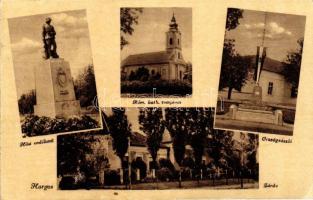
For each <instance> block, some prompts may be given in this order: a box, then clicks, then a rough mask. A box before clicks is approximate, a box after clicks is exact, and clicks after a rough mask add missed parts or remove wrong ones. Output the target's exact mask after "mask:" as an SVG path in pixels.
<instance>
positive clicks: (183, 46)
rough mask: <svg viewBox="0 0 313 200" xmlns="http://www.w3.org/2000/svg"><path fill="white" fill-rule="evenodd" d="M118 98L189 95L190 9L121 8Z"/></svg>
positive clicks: (190, 82)
mask: <svg viewBox="0 0 313 200" xmlns="http://www.w3.org/2000/svg"><path fill="white" fill-rule="evenodd" d="M120 30H121V43H120V45H121V97H126V98H127V97H129V98H131V97H141V98H144V97H147V98H148V97H150V98H151V97H164V98H166V97H188V96H191V95H192V60H191V54H192V9H191V8H121V9H120Z"/></svg>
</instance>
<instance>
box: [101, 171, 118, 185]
mask: <svg viewBox="0 0 313 200" xmlns="http://www.w3.org/2000/svg"><path fill="white" fill-rule="evenodd" d="M120 180H121V176H120V175H119V173H118V172H117V171H116V170H108V171H105V172H104V184H105V185H120V184H121V181H120Z"/></svg>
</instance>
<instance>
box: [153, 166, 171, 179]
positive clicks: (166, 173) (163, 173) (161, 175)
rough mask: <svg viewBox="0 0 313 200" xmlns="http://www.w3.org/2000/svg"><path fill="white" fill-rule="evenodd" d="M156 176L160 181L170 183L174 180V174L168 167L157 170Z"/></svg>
mask: <svg viewBox="0 0 313 200" xmlns="http://www.w3.org/2000/svg"><path fill="white" fill-rule="evenodd" d="M156 175H157V177H158V179H159V180H160V181H170V180H172V179H173V178H174V174H173V172H172V171H171V170H170V169H169V168H166V167H163V168H161V169H159V170H157V173H156Z"/></svg>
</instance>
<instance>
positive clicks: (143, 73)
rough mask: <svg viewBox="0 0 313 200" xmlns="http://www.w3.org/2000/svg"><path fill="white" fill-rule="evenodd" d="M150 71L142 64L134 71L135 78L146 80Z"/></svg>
mask: <svg viewBox="0 0 313 200" xmlns="http://www.w3.org/2000/svg"><path fill="white" fill-rule="evenodd" d="M149 76H150V73H149V70H148V69H147V68H145V67H144V66H142V67H139V68H138V69H137V71H136V75H135V77H136V78H135V79H136V80H139V81H147V80H148V79H149Z"/></svg>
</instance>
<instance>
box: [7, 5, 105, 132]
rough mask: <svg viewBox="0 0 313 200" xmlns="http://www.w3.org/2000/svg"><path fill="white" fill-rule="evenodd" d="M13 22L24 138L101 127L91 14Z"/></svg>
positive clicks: (17, 83) (13, 43)
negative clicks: (96, 104) (90, 28)
mask: <svg viewBox="0 0 313 200" xmlns="http://www.w3.org/2000/svg"><path fill="white" fill-rule="evenodd" d="M8 24H9V31H10V38H11V47H12V54H13V64H14V75H15V84H16V90H17V97H18V99H17V104H18V108H19V114H20V123H21V129H22V134H23V137H30V136H38V135H46V134H53V133H64V132H71V131H81V130H88V129H95V128H101V121H100V113H99V110H98V109H97V108H96V107H95V106H94V105H95V103H97V89H96V81H95V72H94V67H93V62H92V55H91V48H90V41H89V32H88V24H87V21H86V11H85V10H78V11H68V12H61V13H49V14H43V15H33V16H26V17H18V18H12V19H9V20H8Z"/></svg>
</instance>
